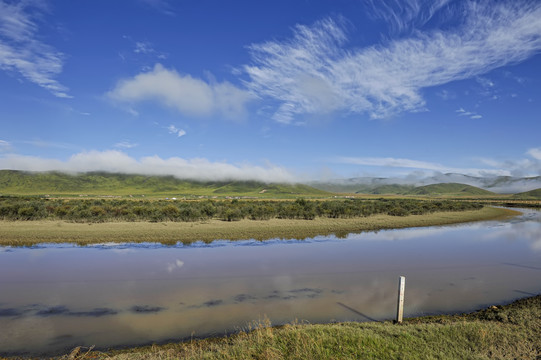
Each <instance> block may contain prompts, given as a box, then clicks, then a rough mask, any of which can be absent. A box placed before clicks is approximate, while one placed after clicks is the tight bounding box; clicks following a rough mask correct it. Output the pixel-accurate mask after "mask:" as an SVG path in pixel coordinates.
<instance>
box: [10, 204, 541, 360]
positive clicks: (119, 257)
mask: <svg viewBox="0 0 541 360" xmlns="http://www.w3.org/2000/svg"><path fill="white" fill-rule="evenodd" d="M521 211H522V212H523V215H521V216H518V217H515V218H512V219H508V220H504V221H487V222H477V223H469V224H461V225H455V226H443V227H426V228H411V229H402V230H387V231H379V232H365V233H360V234H349V235H348V236H347V237H346V238H337V237H332V236H331V237H329V236H325V237H316V238H311V239H308V240H302V241H299V240H277V239H275V240H268V241H263V242H260V241H253V240H247V241H236V242H229V241H215V242H213V243H211V244H204V243H195V244H193V245H182V244H178V245H176V246H164V245H160V244H109V243H104V244H101V245H95V246H86V247H78V246H74V245H69V244H61V245H52V244H43V245H39V246H34V247H27V248H11V247H0V355H2V354H3V355H9V354H19V355H41V354H47V355H51V354H62V353H66V352H67V351H69V350H70V349H71V348H73V347H76V346H91V345H96V347H97V348H99V349H106V348H108V347H119V346H128V345H137V344H149V343H153V342H165V341H168V340H171V341H175V340H177V341H178V340H180V339H187V338H191V337H203V336H214V335H224V334H226V333H230V332H234V331H238V330H240V329H246V328H248V326H249V325H250V323H252V322H253V321H258V320H261V319H269V320H270V322H271V323H272V324H273V325H277V324H284V323H290V322H293V321H295V320H298V321H306V322H310V323H327V322H332V321H373V320H378V321H379V320H385V319H392V318H393V317H394V316H395V311H396V298H397V286H398V277H399V276H400V275H404V276H406V301H405V316H416V315H423V314H438V313H453V312H466V311H473V310H476V309H479V308H481V307H484V306H487V305H491V304H501V303H506V302H510V301H512V300H514V299H517V298H521V297H525V296H531V295H535V294H538V293H540V292H541V280H540V279H541V212H538V211H534V210H524V209H523V210H521Z"/></svg>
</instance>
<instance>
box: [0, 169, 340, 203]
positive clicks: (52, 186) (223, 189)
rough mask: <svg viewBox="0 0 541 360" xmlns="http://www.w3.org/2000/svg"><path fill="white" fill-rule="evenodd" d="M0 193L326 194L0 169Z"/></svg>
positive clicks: (250, 184)
mask: <svg viewBox="0 0 541 360" xmlns="http://www.w3.org/2000/svg"><path fill="white" fill-rule="evenodd" d="M0 194H10V195H40V194H41V195H43V194H54V195H68V194H69V195H73V194H87V195H141V194H144V195H147V196H149V195H150V196H152V195H163V196H184V195H188V196H198V195H202V196H226V195H231V196H258V197H273V196H274V197H288V196H325V195H329V194H328V193H327V192H325V191H322V190H318V189H315V188H312V187H310V186H307V185H300V184H264V183H262V182H256V181H224V182H197V181H189V180H180V179H177V178H175V177H173V176H145V175H128V174H110V173H85V174H79V175H69V174H64V173H59V172H47V173H29V172H22V171H12V170H0Z"/></svg>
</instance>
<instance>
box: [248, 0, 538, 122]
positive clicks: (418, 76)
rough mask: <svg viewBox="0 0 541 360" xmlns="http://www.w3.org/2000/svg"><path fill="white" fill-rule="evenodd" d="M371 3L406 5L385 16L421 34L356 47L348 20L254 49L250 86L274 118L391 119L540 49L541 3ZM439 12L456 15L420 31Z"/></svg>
mask: <svg viewBox="0 0 541 360" xmlns="http://www.w3.org/2000/svg"><path fill="white" fill-rule="evenodd" d="M372 3H373V6H382V5H381V4H383V6H384V5H385V4H387V5H388V4H389V3H392V4H393V6H395V7H396V6H402V8H403V9H406V10H404V11H406V12H407V13H408V14H410V15H408V16H402V17H396V16H394V15H393V14H396V11H397V10H396V9H394V10H392V11H390V12H389V11H387V12H386V13H385V12H383V13H382V14H384V15H382V16H384V17H386V19H387V20H388V21H391V20H392V19H393V18H396V19H395V26H397V29H405V28H406V27H407V26H410V27H412V28H413V29H414V30H415V31H411V32H410V33H409V34H408V35H407V36H402V37H399V38H397V39H395V40H389V41H388V42H386V43H384V44H380V45H372V46H366V47H362V48H354V49H351V48H348V47H347V42H348V38H349V35H348V32H347V30H346V28H347V26H346V21H345V20H343V19H341V18H338V19H332V18H327V19H323V20H320V21H318V22H316V23H315V24H313V25H312V26H304V25H297V26H296V27H295V29H294V34H293V37H292V38H290V39H288V40H283V41H269V42H265V43H260V44H253V45H251V46H250V47H249V50H250V52H251V56H252V63H251V64H248V65H245V66H244V67H243V70H244V72H245V73H246V74H247V75H248V77H249V80H247V81H246V82H245V85H246V87H247V88H249V89H250V90H251V91H252V92H253V93H254V94H257V95H258V96H260V97H261V98H266V99H270V100H273V101H276V102H277V103H278V105H277V106H276V107H275V109H274V114H273V118H274V120H276V121H278V122H281V123H292V122H293V121H294V118H295V117H296V116H299V115H301V116H302V115H305V114H318V113H322V112H323V113H325V112H333V111H342V112H345V113H358V114H368V115H369V116H370V117H371V118H385V117H389V116H392V115H394V114H396V113H400V112H413V111H420V110H424V109H425V107H426V106H425V99H424V98H423V95H422V91H423V89H426V88H429V87H433V86H438V85H442V84H446V83H449V82H452V81H456V80H462V79H468V78H473V77H476V76H479V75H482V74H485V73H487V72H489V71H491V70H493V69H495V68H498V67H501V66H504V65H507V64H512V63H517V62H520V61H523V60H525V59H527V58H529V57H531V56H533V55H535V54H537V53H538V52H539V51H540V50H541V37H540V36H539V34H540V33H541V20H540V19H541V3H540V2H536V1H521V0H518V1H514V2H505V3H500V2H498V3H492V2H486V1H479V2H453V6H450V5H448V2H447V1H438V2H436V3H434V2H428V1H406V2H398V1H394V2H392V1H391V2H389V1H387V2H382V3H379V2H372ZM404 4H405V5H404ZM408 6H409V10H408ZM439 12H445V15H448V16H446V18H448V17H449V16H450V17H451V20H449V19H448V20H446V23H445V24H446V26H445V27H442V28H441V29H439V28H437V27H434V26H432V27H430V29H421V28H419V27H418V26H420V25H419V24H421V25H422V24H425V23H427V21H428V20H430V19H432V18H434V17H435V16H436V15H441V14H439ZM385 14H386V15H385ZM439 18H444V16H439ZM411 24H413V25H411ZM453 25H454V26H453Z"/></svg>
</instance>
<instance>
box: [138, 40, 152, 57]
mask: <svg viewBox="0 0 541 360" xmlns="http://www.w3.org/2000/svg"><path fill="white" fill-rule="evenodd" d="M133 52H134V53H136V54H151V53H153V52H154V49H153V48H152V44H151V43H149V42H148V41H138V42H136V43H135V49H134V50H133Z"/></svg>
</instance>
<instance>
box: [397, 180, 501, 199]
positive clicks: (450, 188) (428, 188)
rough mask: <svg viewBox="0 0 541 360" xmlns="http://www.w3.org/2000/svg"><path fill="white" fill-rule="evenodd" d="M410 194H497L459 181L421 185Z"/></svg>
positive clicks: (409, 193)
mask: <svg viewBox="0 0 541 360" xmlns="http://www.w3.org/2000/svg"><path fill="white" fill-rule="evenodd" d="M407 194H408V195H436V196H437V195H447V196H479V195H495V193H493V192H491V191H488V190H484V189H480V188H478V187H475V186H471V185H466V184H459V183H442V184H432V185H425V186H419V187H416V188H415V189H413V190H411V191H409V192H408V193H407Z"/></svg>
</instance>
